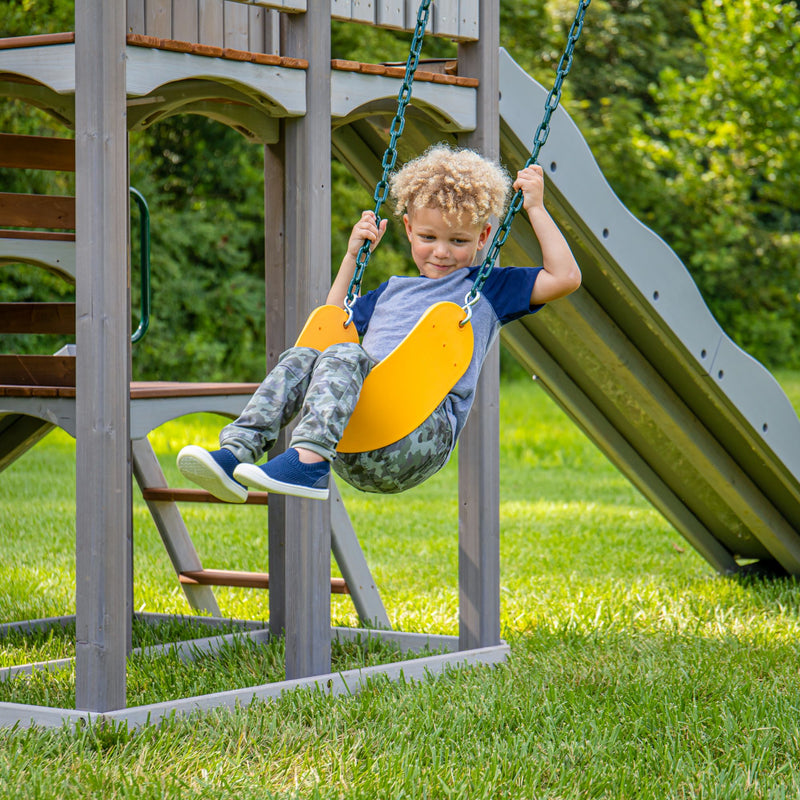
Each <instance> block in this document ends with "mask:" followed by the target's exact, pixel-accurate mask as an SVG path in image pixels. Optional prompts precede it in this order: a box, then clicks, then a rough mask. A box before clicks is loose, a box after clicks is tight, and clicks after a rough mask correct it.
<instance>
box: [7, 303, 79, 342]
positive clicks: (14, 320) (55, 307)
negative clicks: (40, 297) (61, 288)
mask: <svg viewBox="0 0 800 800" xmlns="http://www.w3.org/2000/svg"><path fill="white" fill-rule="evenodd" d="M0 333H63V334H74V333H75V303H0Z"/></svg>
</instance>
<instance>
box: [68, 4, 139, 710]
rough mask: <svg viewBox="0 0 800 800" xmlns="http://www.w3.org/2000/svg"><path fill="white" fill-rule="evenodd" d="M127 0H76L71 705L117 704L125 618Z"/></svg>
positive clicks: (128, 525)
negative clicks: (73, 590)
mask: <svg viewBox="0 0 800 800" xmlns="http://www.w3.org/2000/svg"><path fill="white" fill-rule="evenodd" d="M125 24H126V15H125V2H124V0H109V2H103V3H100V2H97V0H75V194H76V199H77V208H76V239H77V241H76V250H77V253H76V255H77V275H76V293H75V294H76V305H77V313H76V320H77V326H76V341H77V348H78V356H77V397H76V414H75V416H76V437H75V438H76V469H77V481H76V507H77V513H76V526H75V527H76V539H77V546H76V591H75V608H76V622H75V628H76V643H75V703H76V707H77V708H78V709H80V710H85V711H98V712H103V711H112V710H114V709H121V708H124V707H125V704H126V700H125V696H126V660H127V651H128V648H129V646H130V630H131V621H132V617H133V607H132V605H133V593H132V501H131V495H132V487H131V464H130V401H129V392H130V369H131V367H130V353H131V350H130V348H131V336H130V292H129V287H130V269H129V264H128V218H129V214H130V211H129V204H130V201H129V198H128V185H129V181H128V137H127V126H126V91H125V88H126V84H125V58H126V56H125Z"/></svg>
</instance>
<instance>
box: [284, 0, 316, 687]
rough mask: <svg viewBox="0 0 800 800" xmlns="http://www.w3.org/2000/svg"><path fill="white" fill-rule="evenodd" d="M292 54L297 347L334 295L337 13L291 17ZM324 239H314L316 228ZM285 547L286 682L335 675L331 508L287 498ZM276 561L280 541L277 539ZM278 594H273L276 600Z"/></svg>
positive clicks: (293, 329) (291, 223)
mask: <svg viewBox="0 0 800 800" xmlns="http://www.w3.org/2000/svg"><path fill="white" fill-rule="evenodd" d="M283 22H285V23H286V48H287V54H290V55H293V56H297V57H300V58H306V59H308V60H309V71H308V79H307V81H306V93H307V109H308V110H307V113H306V115H305V116H304V117H302V118H299V119H287V120H285V121H284V123H283V124H284V126H285V141H286V208H287V209H291V213H287V215H286V244H285V247H286V263H287V264H289V265H291V269H288V270H287V273H286V309H287V315H286V319H285V322H286V335H287V338H288V339H289V340H290V341H291V340H293V339H294V337H296V335H297V333H298V332H299V330H300V329H301V328H302V323H303V322H304V321H305V318H306V317H307V316H308V314H309V312H310V311H311V309H312V308H314V307H315V306H317V305H319V304H320V303H321V302H322V301H323V300H324V298H325V296H326V294H327V291H328V289H329V287H330V269H329V266H328V265H329V264H330V256H331V251H330V227H331V164H330V154H331V138H330V137H331V122H330V109H331V80H330V78H331V75H330V57H331V51H330V28H331V25H330V7H327V8H326V7H325V5H324V4H323V3H313V4H309V9H308V11H307V12H306V13H305V14H302V15H296V16H295V15H287V16H286V17H285V18H284V20H283ZM311 219H313V220H314V226H315V231H316V232H317V234H319V235H314V236H309V235H308V220H311ZM285 503H286V520H287V522H286V531H285V536H284V541H283V552H282V554H283V557H284V558H285V584H286V585H285V587H283V588H284V589H285V596H286V676H287V678H289V677H292V678H301V677H305V676H308V675H319V674H323V673H325V672H327V671H329V670H330V586H329V584H328V580H327V578H328V576H330V557H331V556H330V549H331V544H330V541H331V540H330V504H329V503H327V502H319V501H315V500H305V499H301V498H297V497H286V498H285ZM270 554H271V557H272V555H273V553H272V539H270ZM270 594H272V593H270Z"/></svg>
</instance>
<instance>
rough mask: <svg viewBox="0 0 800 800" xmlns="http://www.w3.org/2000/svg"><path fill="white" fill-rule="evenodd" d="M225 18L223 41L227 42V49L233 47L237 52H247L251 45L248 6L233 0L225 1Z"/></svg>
mask: <svg viewBox="0 0 800 800" xmlns="http://www.w3.org/2000/svg"><path fill="white" fill-rule="evenodd" d="M223 17H224V23H223V24H224V33H223V41H224V42H225V47H232V48H233V49H235V50H247V47H248V44H249V38H248V25H249V13H248V8H247V6H245V5H242V4H241V3H235V2H232V0H224V3H223Z"/></svg>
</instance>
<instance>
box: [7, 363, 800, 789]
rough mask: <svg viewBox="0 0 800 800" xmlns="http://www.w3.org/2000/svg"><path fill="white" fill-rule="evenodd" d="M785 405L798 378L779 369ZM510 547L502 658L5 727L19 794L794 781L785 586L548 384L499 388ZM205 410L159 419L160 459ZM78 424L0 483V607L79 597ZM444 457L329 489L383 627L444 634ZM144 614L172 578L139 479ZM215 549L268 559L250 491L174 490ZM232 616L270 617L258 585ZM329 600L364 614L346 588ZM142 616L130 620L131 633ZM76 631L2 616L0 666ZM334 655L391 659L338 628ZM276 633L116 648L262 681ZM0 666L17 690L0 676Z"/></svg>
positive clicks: (505, 537) (196, 685)
mask: <svg viewBox="0 0 800 800" xmlns="http://www.w3.org/2000/svg"><path fill="white" fill-rule="evenodd" d="M778 377H779V379H780V381H781V383H782V385H783V386H784V387H785V388H786V390H787V393H788V394H789V395H790V397H791V399H792V401H793V402H794V404H795V407H800V374H784V375H780V376H778ZM501 417H502V420H501V429H502V444H501V480H502V489H501V501H502V505H501V559H502V624H503V635H504V637H505V638H506V639H507V640H508V642H509V643H510V645H511V655H510V658H509V660H508V662H507V663H506V664H504V665H502V666H499V667H494V668H489V667H481V668H475V669H469V670H462V671H458V672H453V673H450V674H447V675H445V676H443V677H441V678H439V679H436V680H431V681H429V682H426V683H424V684H414V685H409V684H404V683H399V684H390V683H387V682H384V681H380V680H379V681H376V682H375V683H374V684H373V685H372V686H370V687H369V688H368V689H367V690H366V691H364V692H362V693H361V694H359V695H358V696H354V697H348V698H338V699H334V698H329V697H325V696H321V695H317V694H312V693H296V694H292V695H287V696H285V697H283V698H282V699H281V700H279V701H277V702H274V703H271V704H255V705H253V706H251V707H250V708H247V709H241V710H239V711H237V712H235V713H228V712H218V713H213V714H208V715H205V716H198V717H194V718H192V719H189V720H175V721H172V722H170V723H168V724H165V725H163V726H162V727H160V728H158V729H152V728H151V729H143V730H140V731H138V732H136V733H129V732H127V731H125V730H98V729H95V728H89V729H84V730H78V731H75V730H67V729H65V730H57V731H35V730H34V731H23V730H19V731H14V732H10V731H3V732H0V796H2V797H9V798H12V797H13V798H86V797H103V798H163V797H167V798H173V797H176V798H177V797H182V798H195V797H196V798H201V797H202V798H217V797H219V798H227V797H237V798H271V797H281V798H285V797H304V798H305V797H324V798H329V797H331V798H333V797H335V798H339V797H343V798H375V797H387V798H403V797H407V798H450V797H459V798H469V799H470V800H474V799H475V798H503V797H508V798H548V799H551V798H552V799H555V798H559V799H561V798H564V799H566V798H585V797H591V798H595V797H607V798H637V799H638V798H779V797H796V796H798V793H800V758H799V756H800V680H798V674H799V673H798V657H799V656H800V644H799V642H800V638H799V637H798V633H800V587H799V586H798V585H797V583H796V582H795V581H794V580H791V579H781V580H773V581H761V580H755V579H749V580H747V581H742V580H736V579H729V578H721V577H719V576H717V575H715V574H714V572H713V570H712V569H711V567H710V566H709V565H708V564H707V563H706V562H705V561H704V560H702V559H701V558H700V557H699V556H698V555H697V554H696V553H695V552H694V550H692V548H691V547H690V546H689V545H688V544H687V543H686V542H685V541H684V540H683V539H682V537H681V536H680V535H679V534H677V533H676V532H675V531H674V530H673V529H672V528H671V527H670V526H669V525H668V524H667V523H666V522H665V521H664V520H663V518H662V517H661V516H660V515H659V514H658V513H657V512H655V511H654V510H653V509H652V508H651V507H650V506H649V504H648V503H647V502H646V501H644V500H643V499H642V497H641V496H640V495H639V494H638V493H637V492H636V491H635V490H634V489H632V488H631V486H630V485H629V484H628V483H627V481H626V480H625V479H624V478H623V477H621V476H620V475H619V474H618V473H617V472H616V470H615V469H614V468H613V467H612V466H611V465H610V464H609V463H608V462H607V460H606V459H605V458H604V456H603V455H602V454H600V453H599V452H598V451H597V450H596V449H595V448H594V446H593V445H592V444H591V443H589V442H588V441H587V440H586V439H585V438H584V437H583V435H582V434H581V433H580V432H579V431H578V430H577V429H576V428H575V427H574V426H573V425H572V423H571V422H570V421H569V420H568V419H567V418H566V417H565V416H564V414H563V413H562V412H561V411H560V410H559V409H558V408H556V407H555V406H554V405H553V404H552V402H551V401H550V400H549V399H548V398H547V397H546V396H545V395H544V393H543V392H542V391H541V390H540V389H539V388H538V387H537V386H536V385H535V384H531V383H529V382H527V381H523V380H516V381H513V382H510V383H507V384H505V385H504V386H503V389H502V403H501ZM217 425H218V420H215V419H214V418H209V417H195V418H192V419H190V420H188V421H184V422H182V423H173V424H170V425H167V426H164V427H163V428H162V429H160V430H159V431H158V432H157V433H156V434H155V435H154V436H153V437H152V441H153V445H154V447H155V448H156V450H157V452H158V454H159V456H161V457H162V463H163V465H164V467H165V470H166V471H167V472H168V477H169V478H170V479H171V480H172V481H173V482H175V483H180V481H179V479H178V476H177V474H176V472H175V469H174V455H175V454H176V453H177V450H178V449H179V448H180V447H181V446H182V445H183V444H184V443H185V442H187V441H198V442H203V441H206V442H208V443H209V444H211V443H212V442H213V439H214V432H215V430H216V427H217ZM74 479H75V475H74V444H73V442H72V441H71V440H70V439H69V438H68V437H67V436H65V435H62V434H60V433H54V434H52V435H51V436H50V437H48V438H47V439H46V440H45V441H44V442H43V443H42V444H40V445H39V446H37V448H35V449H34V450H33V451H31V452H30V453H29V454H28V455H27V456H26V457H25V458H23V459H21V460H20V461H19V462H17V463H16V464H15V465H13V466H12V467H11V468H10V469H9V470H8V471H7V472H6V473H4V475H3V481H2V483H0V559H1V562H0V563H2V565H3V566H2V574H3V578H2V582H0V619H3V620H13V619H27V618H32V617H41V616H50V615H56V614H64V613H71V612H72V611H73V610H74V599H73V592H74V584H73V581H74V554H73V549H72V548H73V545H74ZM456 484H457V477H456V469H455V464H451V465H449V466H448V467H447V468H446V469H445V470H444V471H443V472H442V473H440V474H439V475H438V476H436V477H435V478H433V479H432V480H430V481H429V482H428V483H426V484H425V485H424V486H422V487H420V488H419V489H417V490H415V491H413V492H410V493H407V494H405V495H400V496H394V497H373V496H367V495H362V494H359V493H356V492H354V491H352V490H350V489H349V488H347V487H343V494H344V496H345V501H346V504H347V508H348V510H349V512H350V515H351V518H352V520H353V524H354V526H355V528H356V530H357V531H358V533H359V537H360V539H361V543H362V546H363V548H364V551H365V554H366V557H367V560H368V562H369V564H370V566H371V568H372V570H373V573H374V575H375V577H376V579H377V582H378V584H379V586H380V588H381V592H382V596H383V599H384V603H385V604H386V606H387V610H388V613H389V616H390V619H391V621H392V624H393V625H394V626H395V627H398V628H401V629H403V630H408V631H426V632H432V633H450V634H452V633H456V632H457V627H458V616H457V615H458V607H457V606H458V593H457V584H456V575H457V534H456V528H457V496H456ZM134 515H135V529H136V534H135V537H136V539H135V541H136V557H135V570H136V586H135V605H136V608H137V609H139V610H146V611H169V612H183V611H186V610H187V606H186V603H185V601H184V599H183V595H182V593H181V592H180V590H179V588H178V586H177V583H176V581H175V579H174V576H173V575H172V571H171V566H170V564H169V561H168V559H167V557H166V555H165V553H164V551H163V548H162V546H161V543H160V540H159V537H158V534H157V532H156V531H155V528H154V526H153V525H152V523H151V522H150V519H149V515H148V514H147V511H146V509H145V507H144V504H143V502H142V501H141V498H140V497H138V493H136V492H135V508H134ZM185 516H186V517H187V522H188V525H189V528H190V530H191V532H192V535H193V538H194V540H195V544H196V546H197V548H198V550H199V552H200V554H201V557H202V559H203V561H204V563H205V564H206V565H207V566H214V567H230V568H236V569H253V570H262V569H264V568H265V566H266V564H265V551H266V542H267V536H266V529H265V524H264V522H263V518H264V509H263V508H259V507H246V508H230V507H223V506H187V507H185ZM218 597H219V599H220V605H221V606H222V608H223V611H224V613H226V614H228V615H231V616H236V617H248V618H263V617H264V616H265V615H266V614H267V598H266V596H265V595H264V594H263V593H260V592H258V591H255V590H233V589H227V590H219V592H218ZM332 610H333V617H334V622H335V623H337V624H342V625H355V624H357V619H356V617H355V614H354V612H353V609H352V605H351V604H350V601H349V599H348V598H346V597H341V596H334V598H333V609H332ZM147 635H148V633H147V632H143V631H137V636H138V637H140V638H142V637H146V636H147ZM72 647H73V645H72V642H71V640H70V638H69V637H68V636H59V635H49V636H41V637H38V638H32V637H28V638H25V639H22V638H19V637H17V638H9V639H7V640H5V641H4V642H3V643H2V646H0V666H4V665H7V664H11V663H23V662H27V661H31V660H37V659H40V658H56V657H62V656H64V655H70V653H71V652H72ZM336 657H337V662H336V663H337V664H339V665H341V666H347V665H350V664H353V663H371V660H374V659H385V658H393V657H396V655H395V654H393V653H391V652H372V651H366V650H365V649H363V648H358V647H352V648H349V649H346V650H345V651H343V652H338V653H337V654H336ZM280 663H281V662H280V651H279V647H278V646H272V647H271V648H259V647H255V646H247V645H237V646H236V647H232V648H231V649H230V651H229V652H225V653H223V654H221V655H220V656H219V657H218V658H215V659H211V658H209V659H207V660H205V661H204V662H201V663H199V664H196V665H192V666H185V665H181V664H178V663H177V662H176V663H173V662H170V661H169V659H168V658H164V659H160V660H156V661H145V660H137V661H135V662H133V663H132V664H131V666H130V667H129V677H128V683H129V702H131V703H132V704H133V703H138V702H145V701H148V700H152V699H160V698H163V697H167V696H171V694H172V693H175V692H177V693H178V694H180V693H184V694H196V693H198V692H199V691H212V690H216V689H222V688H230V687H231V686H233V685H248V684H251V683H253V682H255V679H264V680H271V679H274V677H275V676H278V677H279V673H280ZM12 684H13V686H12ZM73 691H74V688H73V686H72V677H71V675H70V674H69V673H66V674H65V675H64V676H61V677H53V676H49V677H38V678H36V679H31V680H29V679H24V680H15V681H9V682H7V683H6V685H5V686H2V687H0V695H1V696H0V699H5V700H11V699H13V700H15V701H17V702H19V701H26V700H27V701H28V702H48V703H52V704H58V703H61V702H66V703H69V698H70V697H73V695H72V694H71V693H72V692H73Z"/></svg>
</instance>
